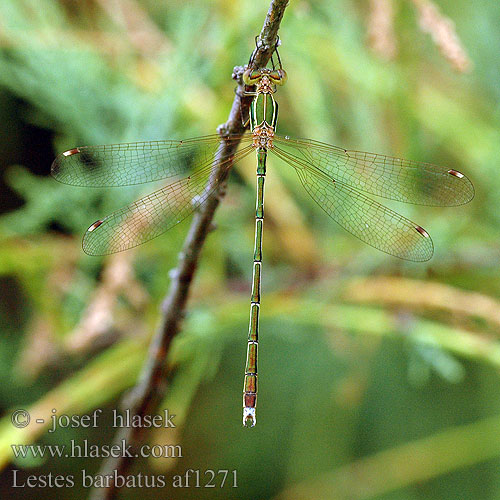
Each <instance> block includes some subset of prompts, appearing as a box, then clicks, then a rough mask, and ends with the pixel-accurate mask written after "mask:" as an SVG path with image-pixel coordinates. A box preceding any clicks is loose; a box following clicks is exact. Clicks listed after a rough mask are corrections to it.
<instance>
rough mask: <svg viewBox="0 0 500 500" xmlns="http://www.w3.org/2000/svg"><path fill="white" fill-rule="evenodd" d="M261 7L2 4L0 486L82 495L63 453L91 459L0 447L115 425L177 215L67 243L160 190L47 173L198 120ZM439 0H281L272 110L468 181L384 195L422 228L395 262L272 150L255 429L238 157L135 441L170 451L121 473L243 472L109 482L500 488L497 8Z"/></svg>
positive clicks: (326, 493) (460, 494) (237, 491)
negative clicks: (247, 389) (460, 193)
mask: <svg viewBox="0 0 500 500" xmlns="http://www.w3.org/2000/svg"><path fill="white" fill-rule="evenodd" d="M268 6H269V5H268V1H267V0H259V1H255V2H244V1H234V0H219V1H214V2H205V1H199V0H194V1H190V2H185V1H182V2H181V1H175V0H166V1H161V2H155V1H153V0H115V1H111V0H85V1H78V2H77V1H75V0H59V1H56V0H2V2H1V3H0V120H1V123H2V127H1V130H2V133H1V134H0V169H1V174H2V176H1V177H2V181H1V182H2V184H1V186H0V195H1V207H0V208H1V211H2V214H1V216H0V331H1V343H0V372H1V377H2V384H1V385H0V405H1V411H2V414H3V420H0V464H1V465H2V467H3V474H2V476H1V478H0V479H1V481H0V497H1V498H6V497H7V496H8V497H9V498H27V497H29V498H50V499H54V500H57V499H59V498H61V499H63V498H64V499H65V500H69V499H82V498H87V496H88V494H89V491H88V490H87V489H85V488H83V487H82V485H81V480H80V476H81V470H82V469H85V470H86V471H87V473H89V474H95V473H97V471H98V468H99V466H100V464H101V460H100V459H97V458H71V459H70V458H66V459H65V458H57V459H56V458H47V457H45V458H40V457H38V458H33V457H31V458H26V459H14V458H13V457H12V452H11V444H19V443H39V444H62V443H66V444H67V443H69V442H70V440H71V439H74V440H76V442H77V443H78V442H82V440H83V439H88V441H89V443H95V444H105V443H110V442H111V440H112V437H113V429H111V428H110V418H109V416H110V412H111V410H112V409H113V408H116V407H117V406H118V404H119V401H120V399H121V396H122V395H123V393H124V392H125V391H126V390H127V389H129V388H131V387H132V386H133V385H134V383H135V382H136V378H137V375H138V373H139V371H140V368H141V366H142V363H143V361H144V359H145V354H146V349H147V345H148V342H149V339H150V337H151V335H152V333H153V332H154V330H155V328H156V326H157V325H158V322H159V308H160V304H161V300H162V297H163V296H164V295H165V293H166V291H167V290H168V287H169V282H170V278H169V271H170V270H171V269H172V268H174V267H175V265H176V261H177V255H178V252H179V251H180V249H181V246H182V242H183V239H184V237H185V235H186V232H187V229H188V227H189V222H185V223H183V224H181V225H179V226H178V227H176V228H174V229H172V230H171V231H169V232H168V234H166V235H164V236H161V237H159V238H157V239H155V240H153V241H151V242H149V243H147V244H145V245H143V246H142V247H139V248H137V249H135V250H131V251H129V252H125V253H122V254H117V255H114V256H111V257H107V258H92V257H88V256H86V255H84V254H83V252H82V251H81V246H80V241H81V235H82V234H83V232H84V231H85V229H86V228H87V227H88V226H89V225H90V224H91V223H92V222H94V221H95V220H96V219H98V218H101V217H102V216H103V215H106V214H107V213H109V212H111V211H113V210H114V209H117V208H119V207H121V206H122V205H124V204H127V203H129V202H131V201H132V200H134V199H136V198H138V197H139V196H140V195H141V194H146V193H148V192H150V191H152V190H153V188H154V186H139V187H137V186H135V187H131V188H123V189H116V188H115V189H88V188H75V187H70V186H64V185H61V184H59V183H57V182H56V181H54V180H53V179H52V178H51V177H50V176H49V175H48V174H49V170H50V164H51V162H52V160H53V157H54V156H55V155H56V154H57V153H58V152H61V151H64V150H66V149H69V148H72V147H75V146H77V145H85V144H106V143H119V142H125V141H142V140H158V139H165V138H169V139H182V138H188V137H194V136H198V135H206V134H211V133H214V132H215V129H216V127H217V125H218V124H220V123H223V122H225V121H226V119H227V116H228V113H229V109H230V106H231V103H232V100H233V97H234V93H233V91H234V87H235V83H234V81H232V80H231V72H232V68H233V66H235V65H238V64H244V63H246V61H247V60H248V57H249V55H250V53H251V51H252V49H253V46H254V37H255V35H256V34H258V33H259V31H260V29H261V27H262V23H263V20H264V17H265V14H266V12H267V9H268ZM391 6H392V7H391ZM435 6H436V8H438V9H439V10H435V9H434V8H433V6H432V4H430V3H428V2H426V1H423V0H420V1H417V0H414V1H410V0H407V1H401V2H400V1H395V2H393V3H391V2H390V1H389V0H372V1H370V2H368V1H361V0H359V1H354V0H344V1H341V0H337V1H331V0H316V1H313V0H311V1H292V2H291V5H290V6H289V7H288V8H287V10H286V13H285V17H284V20H283V23H282V26H281V30H280V37H281V40H282V47H281V51H280V53H281V57H282V60H283V65H284V67H285V69H286V70H287V72H288V75H289V80H288V82H287V85H285V86H284V87H283V88H280V89H279V93H278V95H277V100H278V101H279V103H280V121H279V125H278V128H279V130H280V133H281V134H283V135H285V134H289V135H290V136H293V137H307V138H312V139H316V140H319V141H324V142H328V143H331V144H336V145H339V146H343V147H346V148H351V149H360V150H367V151H373V152H380V153H385V154H390V155H395V156H402V157H405V158H410V159H414V160H420V161H428V162H432V163H437V164H443V165H447V166H449V167H450V168H455V169H457V170H460V171H463V172H465V173H466V174H467V175H468V176H469V177H470V178H471V180H472V181H473V183H474V185H475V188H476V197H475V199H474V200H473V202H472V203H471V204H469V205H466V206H463V207H457V208H444V209H441V208H429V207H415V206H407V205H401V204H397V203H394V204H390V206H391V207H392V208H396V209H397V210H398V211H399V212H401V213H402V214H404V215H406V216H408V217H411V218H412V219H413V220H415V221H416V222H417V223H419V224H421V225H422V226H424V227H425V228H426V229H427V230H428V232H429V233H430V234H431V235H432V236H433V239H434V244H435V255H434V258H433V259H432V260H431V261H429V262H427V263H424V264H415V263H409V262H404V261H401V260H398V259H396V258H393V257H390V256H388V255H385V254H383V253H381V252H378V251H376V250H374V249H373V248H371V247H368V246H367V245H364V244H363V243H361V242H360V241H359V240H357V239H355V238H354V237H352V236H350V235H349V234H348V233H346V232H345V231H344V230H342V229H341V228H340V227H338V226H337V225H336V224H335V223H334V222H333V221H331V220H330V219H329V218H328V217H326V216H325V215H324V214H323V212H321V211H320V210H319V209H318V207H317V206H316V205H315V204H314V202H313V201H312V200H311V199H310V198H309V197H308V195H307V194H306V193H305V191H304V190H303V188H302V186H301V185H300V183H299V182H298V180H297V179H296V176H295V174H294V173H293V172H289V171H288V170H286V169H284V168H273V164H272V160H271V161H270V162H269V163H270V164H269V166H268V180H267V185H266V226H265V232H264V276H263V298H262V317H261V329H260V331H261V338H260V346H261V347H260V353H259V354H260V357H259V383H260V384H259V390H260V392H259V406H258V424H257V427H256V428H254V429H252V430H247V429H244V428H243V427H242V425H241V390H242V383H243V369H244V359H245V350H246V335H247V328H248V326H247V322H248V310H249V298H250V282H251V271H252V266H251V261H252V255H253V254H252V250H253V241H254V219H253V213H254V204H255V201H254V200H255V192H254V175H255V161H254V159H253V158H249V159H248V160H245V161H242V162H241V163H240V164H238V165H237V166H236V167H235V168H234V170H233V172H232V174H231V180H230V183H229V189H228V193H227V196H226V197H225V199H224V201H223V204H222V206H221V207H220V209H219V211H218V212H217V216H216V223H217V230H216V231H214V232H213V233H211V234H210V236H209V238H208V240H207V243H206V246H205V247H204V249H203V253H202V259H201V262H200V266H199V269H198V273H197V275H196V280H195V283H194V286H193V288H192V291H191V296H190V301H189V312H188V316H187V318H186V320H185V322H184V328H183V332H182V333H181V334H180V335H179V336H178V337H177V339H176V341H175V343H174V345H173V348H172V351H171V353H170V357H169V363H170V366H171V375H170V379H169V384H170V386H169V391H168V396H167V399H166V401H165V402H164V403H163V405H162V407H164V408H168V409H169V411H170V412H171V413H174V414H176V417H175V423H176V425H177V427H176V429H165V430H158V431H156V432H154V433H151V434H150V436H149V442H150V443H163V444H165V443H166V444H179V445H181V447H182V455H183V456H182V458H168V459H150V460H138V461H137V463H136V464H135V465H134V467H133V469H132V470H131V471H130V474H135V475H137V474H138V473H139V472H140V473H142V474H145V475H158V474H164V475H165V477H166V478H167V480H168V482H170V479H171V478H172V476H174V475H175V474H183V473H184V472H185V470H186V469H198V470H200V471H201V473H202V474H203V472H204V471H205V470H207V469H211V470H215V471H217V470H218V469H229V470H230V471H232V470H237V481H238V487H237V488H232V487H231V486H230V485H226V486H225V487H224V488H218V487H216V488H194V487H193V485H192V484H191V487H190V488H176V489H174V488H172V487H170V486H166V487H164V488H161V489H146V488H144V489H141V490H139V489H133V488H129V489H124V490H123V491H122V495H121V498H126V499H132V498H139V497H140V498H155V499H163V498H165V499H167V498H168V499H171V498H175V499H184V498H186V499H187V498H198V497H199V498H211V499H214V498H238V499H257V498H259V499H267V498H269V499H278V498H280V499H291V498H308V499H316V498H317V499H346V500H347V499H349V500H353V499H354V500H356V499H371V498H383V499H387V500H389V499H390V500H403V499H404V500H407V499H436V500H437V499H439V500H445V499H453V500H456V499H461V500H463V499H474V500H477V499H500V470H499V467H500V460H499V458H500V388H499V381H500V378H499V373H498V372H499V368H500V342H499V337H498V336H499V332H500V280H499V272H498V270H499V262H500V240H499V232H500V210H499V201H498V199H499V193H500V176H499V175H498V161H499V158H500V146H499V144H500V128H499V127H500V108H499V105H498V102H499V101H500V82H499V75H500V58H499V55H498V54H500V31H499V29H498V26H499V25H500V4H499V3H498V2H495V1H493V0H489V1H488V0H482V1H479V2H469V1H466V0H439V2H436V4H435ZM391 8H392V12H391ZM277 167H282V166H281V165H277ZM17 408H26V409H27V410H29V411H30V412H31V414H32V415H33V418H34V416H43V417H45V418H48V417H49V416H50V414H51V409H52V408H55V409H57V411H58V413H59V414H63V413H64V414H70V415H71V414H85V413H91V412H92V411H93V410H94V409H95V408H102V409H103V410H104V417H103V418H102V420H101V421H100V424H101V425H100V426H99V428H97V429H82V428H76V429H75V428H74V429H60V430H58V431H57V432H55V433H52V434H49V433H48V432H47V430H48V429H47V427H44V426H40V425H38V426H37V425H33V424H31V425H30V426H28V427H26V428H24V429H17V430H16V429H15V428H14V427H13V426H12V424H11V423H10V415H11V413H12V410H14V409H17ZM13 469H17V470H20V472H19V473H18V474H19V476H18V477H19V478H21V479H20V480H21V481H22V480H23V478H24V479H25V478H26V477H27V476H28V475H36V476H42V475H47V474H49V473H52V474H63V475H68V474H70V475H74V476H75V486H74V487H73V488H27V487H24V488H17V489H15V488H13V487H12V481H13V472H12V471H13ZM206 477H207V476H206ZM26 495H28V496H26Z"/></svg>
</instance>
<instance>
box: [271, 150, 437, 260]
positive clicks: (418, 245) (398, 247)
mask: <svg viewBox="0 0 500 500" xmlns="http://www.w3.org/2000/svg"><path fill="white" fill-rule="evenodd" d="M270 151H272V152H273V153H274V154H276V155H277V156H278V157H280V158H282V159H283V160H284V161H285V162H287V163H289V164H290V165H291V166H292V167H294V168H295V170H296V172H297V174H298V176H299V179H300V181H301V182H302V185H303V186H304V188H305V189H306V191H307V192H308V193H309V195H310V196H311V198H312V199H313V200H314V201H315V202H316V203H317V204H318V205H319V206H320V207H321V208H322V209H323V210H324V211H325V212H326V213H327V214H328V215H329V216H330V217H331V218H332V219H333V220H334V221H335V222H337V223H338V224H340V225H341V226H342V227H343V228H344V229H346V230H347V231H349V232H350V233H351V234H353V235H354V236H356V237H357V238H359V239H360V240H362V241H364V242H365V243H368V245H371V246H372V247H375V248H377V249H379V250H382V252H386V253H388V254H391V255H394V256H395V257H399V258H401V259H405V260H413V261H426V260H429V259H430V258H431V257H432V254H433V253H434V246H433V244H432V240H431V238H430V236H429V235H428V234H427V232H426V231H425V230H424V229H423V228H421V227H420V226H418V225H417V224H415V223H414V222H412V221H411V220H409V219H406V218H405V217H403V216H402V215H399V214H397V213H396V212H394V211H392V210H390V209H389V208H387V207H384V206H383V205H381V204H380V203H377V202H376V201H374V200H371V199H370V198H368V197H366V196H365V195H364V194H362V193H360V192H359V191H357V190H356V189H354V188H353V187H351V186H348V185H347V184H344V183H343V182H340V181H335V180H333V179H331V178H330V177H329V176H327V175H325V174H323V173H321V172H320V171H318V170H317V169H316V170H315V169H305V168H301V167H300V166H297V165H296V164H295V162H294V161H292V160H290V157H289V156H288V155H283V154H282V153H281V152H280V150H279V149H276V148H273V149H271V150H270Z"/></svg>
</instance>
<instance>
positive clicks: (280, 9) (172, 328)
mask: <svg viewBox="0 0 500 500" xmlns="http://www.w3.org/2000/svg"><path fill="white" fill-rule="evenodd" d="M287 4H288V0H272V1H271V5H270V7H269V11H268V13H267V17H266V20H265V22H264V26H263V28H262V31H261V33H260V35H259V37H258V42H257V47H256V50H255V54H254V57H253V58H252V66H253V68H259V67H264V66H266V64H267V62H268V61H269V59H270V57H271V55H272V52H273V50H274V47H275V45H276V40H277V34H278V29H279V26H280V23H281V20H282V18H283V14H284V11H285V8H286V6H287ZM241 74H242V67H237V68H235V71H234V73H233V78H234V79H236V80H238V83H239V86H238V91H237V92H236V95H235V98H234V101H233V105H232V108H231V112H230V114H229V119H228V121H227V122H226V123H225V124H224V125H221V126H220V127H219V132H220V134H221V136H225V135H228V134H231V135H233V136H234V135H240V136H241V135H242V134H243V133H244V132H245V127H244V126H243V124H242V116H241V115H242V113H243V115H246V114H248V109H249V105H250V99H249V98H248V97H245V96H242V95H241V91H242V83H241ZM237 147H238V143H237V142H234V141H227V142H226V141H221V145H220V147H219V150H218V152H217V154H216V156H215V160H214V168H213V169H212V173H211V175H210V179H209V182H208V184H207V190H212V187H213V186H216V187H217V189H215V192H212V193H211V194H210V195H209V196H208V198H207V201H206V202H205V203H204V204H203V205H202V206H201V207H200V209H199V211H198V212H197V213H196V214H195V215H194V218H193V221H192V223H191V227H190V229H189V233H188V235H187V237H186V240H185V241H184V245H183V249H182V252H181V254H180V256H179V262H178V265H177V268H176V270H175V272H174V273H173V277H172V283H171V286H170V291H169V293H168V295H167V297H166V299H165V300H164V302H163V306H162V322H161V325H160V328H159V329H158V331H157V332H156V334H155V337H154V338H153V341H152V343H151V346H150V349H149V353H148V357H147V361H146V363H145V365H144V368H143V371H142V374H141V376H140V378H139V381H138V383H137V385H136V387H135V388H134V389H133V391H132V393H131V394H130V396H127V397H126V398H125V399H124V401H123V402H122V406H125V407H127V408H128V409H129V410H130V414H131V415H139V416H144V415H147V414H152V413H153V412H154V411H155V409H156V408H157V405H158V404H160V403H161V401H162V400H163V398H164V395H165V392H166V389H167V384H166V377H165V375H166V358H167V354H168V351H169V348H170V345H171V342H172V340H173V338H174V337H175V335H177V333H178V332H179V331H180V328H181V322H182V319H183V317H184V314H185V309H186V302H187V298H188V294H189V289H190V287H191V283H192V281H193V277H194V274H195V271H196V267H197V264H198V259H199V256H200V252H201V249H202V247H203V243H204V242H205V239H206V237H207V235H208V233H209V232H210V231H211V228H212V220H213V217H214V213H215V210H216V209H217V207H218V205H219V203H220V200H221V197H222V194H223V188H224V185H225V181H226V178H227V176H228V173H229V170H228V169H227V167H225V166H224V165H221V164H220V162H221V159H224V158H228V157H231V156H232V155H234V153H235V152H236V149H237ZM143 439H144V432H143V430H142V429H141V428H126V427H124V428H122V429H121V431H120V432H118V434H117V436H116V437H115V443H117V444H119V443H121V442H122V440H125V441H126V443H127V444H128V445H131V447H132V449H134V448H136V447H137V446H138V444H139V443H141V442H142V440H143ZM133 453H134V452H133ZM130 465H131V459H130V458H127V457H119V458H110V459H108V460H106V461H105V462H104V463H103V466H102V468H101V471H100V474H106V475H112V474H113V472H114V471H116V475H117V476H123V475H125V474H126V472H127V470H128V469H129V467H130ZM110 484H111V486H110V487H109V488H101V489H95V490H94V491H93V493H92V495H91V497H90V498H91V500H111V499H115V498H117V495H118V488H117V487H116V485H115V484H114V482H113V481H110Z"/></svg>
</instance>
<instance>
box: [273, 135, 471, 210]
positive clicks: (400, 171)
mask: <svg viewBox="0 0 500 500" xmlns="http://www.w3.org/2000/svg"><path fill="white" fill-rule="evenodd" d="M273 141H274V144H275V147H277V148H278V149H279V150H280V151H281V153H282V154H283V155H289V156H290V157H292V156H293V160H294V161H296V162H297V163H298V165H296V166H299V165H303V166H311V167H313V168H319V169H320V170H321V171H323V172H325V173H326V174H328V175H329V176H330V177H332V178H333V179H334V180H335V181H338V182H342V183H344V184H346V185H347V186H351V187H353V188H355V189H357V190H359V191H363V192H365V193H369V194H374V195H377V196H381V197H383V198H388V199H391V200H397V201H404V202H407V203H414V204H417V205H431V206H455V205H463V204H464V203H467V202H469V201H470V200H471V199H472V198H473V197H474V187H473V185H472V183H471V182H470V180H469V179H468V178H467V177H466V176H465V175H464V174H462V173H461V172H458V171H457V170H453V169H449V168H446V167H440V166H438V165H432V164H430V163H421V162H416V161H410V160H403V159H401V158H393V157H391V156H384V155H379V154H374V153H363V152H361V151H349V150H346V149H342V148H338V147H336V146H331V145H329V144H323V143H321V142H317V141H312V140H309V139H288V138H286V137H280V136H275V137H274V139H273Z"/></svg>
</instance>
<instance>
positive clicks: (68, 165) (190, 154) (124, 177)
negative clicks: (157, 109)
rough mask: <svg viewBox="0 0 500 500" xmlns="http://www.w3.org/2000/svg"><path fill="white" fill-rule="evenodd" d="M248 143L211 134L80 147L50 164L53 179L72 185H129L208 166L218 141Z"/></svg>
mask: <svg viewBox="0 0 500 500" xmlns="http://www.w3.org/2000/svg"><path fill="white" fill-rule="evenodd" d="M240 139H241V142H242V144H248V142H249V141H250V140H251V139H250V137H249V136H246V137H243V138H241V137H236V136H234V137H232V136H229V137H228V138H224V139H222V138H221V136H220V135H218V134H214V135H210V136H206V137H196V138H193V139H186V140H183V141H152V142H133V143H125V144H110V145H107V146H81V147H78V148H74V149H70V150H69V151H65V152H64V153H61V154H60V155H59V156H58V157H57V158H56V159H55V160H54V162H53V163H52V168H51V173H52V175H53V177H55V179H56V180H58V181H59V182H62V183H64V184H71V185H73V186H86V187H102V186H129V185H134V184H142V183H144V182H152V181H158V180H161V179H172V178H175V177H185V176H187V175H189V174H190V173H191V172H192V171H193V168H196V169H198V168H203V167H205V166H207V165H211V163H212V161H213V158H214V154H215V153H216V151H217V149H218V147H219V144H220V142H221V140H225V141H227V142H231V141H240Z"/></svg>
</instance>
